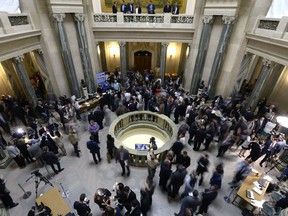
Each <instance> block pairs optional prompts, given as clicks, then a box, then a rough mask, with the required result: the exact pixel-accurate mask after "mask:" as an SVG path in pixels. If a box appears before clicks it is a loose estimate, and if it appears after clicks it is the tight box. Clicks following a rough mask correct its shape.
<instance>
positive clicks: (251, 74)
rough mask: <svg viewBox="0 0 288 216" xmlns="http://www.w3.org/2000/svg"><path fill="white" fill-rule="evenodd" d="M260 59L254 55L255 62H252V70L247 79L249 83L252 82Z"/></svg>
mask: <svg viewBox="0 0 288 216" xmlns="http://www.w3.org/2000/svg"><path fill="white" fill-rule="evenodd" d="M259 58H260V57H259V56H257V55H254V58H253V60H252V64H251V67H250V69H249V71H248V74H247V76H246V79H247V81H248V82H249V81H250V80H251V78H252V76H253V73H254V71H255V68H256V66H257V64H258V61H259Z"/></svg>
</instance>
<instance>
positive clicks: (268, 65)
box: [263, 59, 273, 67]
mask: <svg viewBox="0 0 288 216" xmlns="http://www.w3.org/2000/svg"><path fill="white" fill-rule="evenodd" d="M272 64H273V62H272V61H271V60H269V59H263V65H264V66H265V67H271V65H272Z"/></svg>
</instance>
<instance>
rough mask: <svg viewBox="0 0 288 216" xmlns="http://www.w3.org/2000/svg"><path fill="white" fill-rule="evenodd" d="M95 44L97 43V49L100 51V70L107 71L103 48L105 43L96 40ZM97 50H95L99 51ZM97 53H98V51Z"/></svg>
mask: <svg viewBox="0 0 288 216" xmlns="http://www.w3.org/2000/svg"><path fill="white" fill-rule="evenodd" d="M96 44H98V46H99V51H100V60H101V61H99V62H101V68H102V71H108V68H107V61H106V50H105V44H104V42H101V41H99V42H97V43H96ZM99 51H98V50H97V52H99ZM98 55H99V53H98Z"/></svg>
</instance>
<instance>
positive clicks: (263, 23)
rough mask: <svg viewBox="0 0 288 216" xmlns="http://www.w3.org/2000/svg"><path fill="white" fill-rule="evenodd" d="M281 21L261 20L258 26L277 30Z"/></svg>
mask: <svg viewBox="0 0 288 216" xmlns="http://www.w3.org/2000/svg"><path fill="white" fill-rule="evenodd" d="M278 24H279V21H275V20H260V22H259V25H258V28H261V29H268V30H273V31H275V30H276V29H277V27H278Z"/></svg>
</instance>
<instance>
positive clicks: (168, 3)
mask: <svg viewBox="0 0 288 216" xmlns="http://www.w3.org/2000/svg"><path fill="white" fill-rule="evenodd" d="M171 11H172V8H171V5H170V2H167V4H166V5H165V6H164V8H163V13H171Z"/></svg>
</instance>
